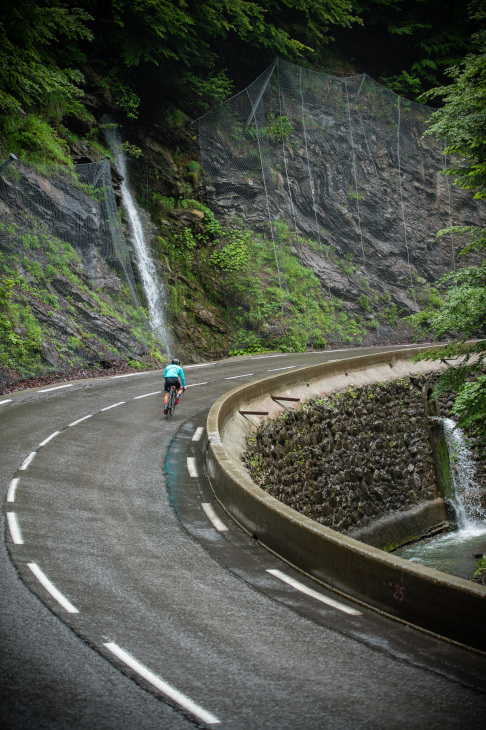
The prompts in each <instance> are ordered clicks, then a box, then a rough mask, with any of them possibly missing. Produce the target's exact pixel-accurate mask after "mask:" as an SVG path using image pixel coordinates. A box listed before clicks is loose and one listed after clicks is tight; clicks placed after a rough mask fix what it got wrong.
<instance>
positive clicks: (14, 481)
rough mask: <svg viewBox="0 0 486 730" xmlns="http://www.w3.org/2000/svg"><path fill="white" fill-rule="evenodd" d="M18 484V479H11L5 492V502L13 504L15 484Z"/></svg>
mask: <svg viewBox="0 0 486 730" xmlns="http://www.w3.org/2000/svg"><path fill="white" fill-rule="evenodd" d="M18 483H19V480H18V478H17V479H12V481H11V482H10V486H9V488H8V492H7V502H15V492H16V490H17V484H18Z"/></svg>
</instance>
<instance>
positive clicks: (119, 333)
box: [0, 160, 154, 372]
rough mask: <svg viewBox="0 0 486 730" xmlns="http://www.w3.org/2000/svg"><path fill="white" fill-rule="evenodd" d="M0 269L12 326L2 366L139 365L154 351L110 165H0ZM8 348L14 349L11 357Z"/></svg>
mask: <svg viewBox="0 0 486 730" xmlns="http://www.w3.org/2000/svg"><path fill="white" fill-rule="evenodd" d="M0 264H1V274H2V280H3V281H4V282H6V281H7V280H8V281H9V282H10V283H9V285H8V287H7V288H5V290H4V291H3V301H2V302H1V304H2V305H3V306H2V309H3V312H4V317H5V318H6V320H9V324H6V325H5V327H6V328H8V327H10V331H9V332H7V335H9V337H8V338H7V341H2V343H0V348H1V349H2V351H1V353H0V355H1V364H2V365H4V366H5V365H7V366H8V365H10V366H12V367H15V366H17V365H19V364H20V366H21V368H23V369H24V370H27V371H28V372H35V371H36V370H42V369H45V366H46V364H47V365H49V366H52V367H59V366H60V365H70V366H82V365H84V364H86V363H89V362H99V361H100V360H112V359H113V358H116V357H117V356H118V355H123V356H124V357H127V356H128V357H132V358H134V359H140V358H141V357H142V356H144V355H146V354H147V353H148V352H149V350H150V349H151V348H153V346H154V338H153V335H152V334H151V331H150V327H149V323H148V319H147V315H146V312H145V310H144V308H143V307H142V306H141V303H140V299H139V295H138V291H137V284H136V282H135V278H134V274H133V270H132V265H131V261H130V253H129V250H128V248H127V244H126V241H125V237H124V234H123V230H122V226H121V222H120V218H119V215H118V210H117V205H116V200H115V196H114V192H113V186H112V179H111V170H110V164H109V162H108V160H105V161H103V162H100V163H90V164H84V165H78V166H77V167H76V168H75V169H71V168H60V167H46V166H42V167H41V166H37V167H36V166H33V165H26V164H20V163H15V164H11V165H9V166H7V167H5V168H4V169H3V170H2V171H1V173H0ZM4 330H5V328H4ZM3 334H5V332H4V333H3ZM16 336H17V337H19V338H21V339H22V340H23V347H20V344H19V343H18V344H19V347H16V340H15V337H16ZM8 340H9V341H8ZM19 348H20V349H19ZM9 349H10V353H11V352H12V351H17V350H18V352H17V354H16V359H15V358H14V359H13V360H12V359H11V358H10V359H9Z"/></svg>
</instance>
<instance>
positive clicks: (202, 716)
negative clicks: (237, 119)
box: [103, 641, 220, 725]
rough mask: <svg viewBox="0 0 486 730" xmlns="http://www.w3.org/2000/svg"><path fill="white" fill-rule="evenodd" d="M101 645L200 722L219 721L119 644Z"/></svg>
mask: <svg viewBox="0 0 486 730" xmlns="http://www.w3.org/2000/svg"><path fill="white" fill-rule="evenodd" d="M103 646H104V647H106V648H107V649H108V650H109V651H111V653H112V654H114V655H115V656H116V657H118V659H120V661H122V662H123V663H124V664H126V665H127V666H128V667H130V669H133V671H135V672H136V673H137V674H139V675H140V676H141V677H142V678H143V679H145V680H146V681H147V682H149V683H150V684H151V685H152V686H153V687H155V688H156V689H158V690H159V691H160V692H163V693H164V694H165V695H166V696H167V697H169V698H170V699H171V700H173V701H174V702H176V703H177V704H178V705H180V706H181V707H183V708H184V709H185V710H187V711H188V712H190V713H191V714H192V715H194V716H195V717H197V718H198V719H199V720H201V721H202V722H205V723H207V724H208V725H217V724H219V723H220V720H218V718H217V717H215V716H214V715H211V713H210V712H206V710H203V709H202V707H199V705H196V703H195V702H193V701H192V700H191V699H189V697H186V695H184V694H182V692H179V691H178V690H177V689H175V688H174V687H172V686H171V685H170V684H167V682H164V680H163V679H161V678H160V677H158V676H157V675H156V674H154V673H153V672H151V671H150V669H147V667H145V666H144V665H143V664H140V662H138V661H137V660H136V659H134V658H133V657H132V656H130V654H128V653H127V652H126V651H124V650H123V649H122V648H121V647H120V646H118V644H115V643H114V642H113V641H110V642H108V643H106V644H103Z"/></svg>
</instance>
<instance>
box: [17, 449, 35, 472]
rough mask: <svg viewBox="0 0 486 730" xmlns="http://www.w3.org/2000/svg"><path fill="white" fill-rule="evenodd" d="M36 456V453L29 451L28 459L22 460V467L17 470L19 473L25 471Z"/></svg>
mask: <svg viewBox="0 0 486 730" xmlns="http://www.w3.org/2000/svg"><path fill="white" fill-rule="evenodd" d="M36 454H37V451H31V452H30V454H29V455H28V457H27V458H26V459H25V460H24V462H23V464H22V466H21V467H20V468H19V471H25V470H26V469H27V467H28V466H29V464H30V462H31V461H32V459H33V458H34V456H35V455H36Z"/></svg>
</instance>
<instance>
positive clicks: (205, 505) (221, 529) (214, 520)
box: [201, 502, 228, 532]
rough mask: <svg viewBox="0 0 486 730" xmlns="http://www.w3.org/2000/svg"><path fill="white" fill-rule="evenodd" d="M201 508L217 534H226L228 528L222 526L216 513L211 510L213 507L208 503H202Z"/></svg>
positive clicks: (222, 523)
mask: <svg viewBox="0 0 486 730" xmlns="http://www.w3.org/2000/svg"><path fill="white" fill-rule="evenodd" d="M201 507H202V508H203V510H204V511H205V513H206V515H207V516H208V517H209V519H210V520H211V522H212V523H213V525H214V527H215V528H216V529H217V530H218V531H219V532H226V531H227V529H228V528H227V527H226V525H225V524H224V522H222V520H220V519H219V517H218V515H217V514H216V512H215V511H214V509H213V505H212V504H209V502H202V504H201Z"/></svg>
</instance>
